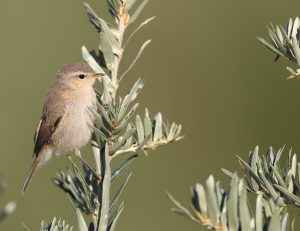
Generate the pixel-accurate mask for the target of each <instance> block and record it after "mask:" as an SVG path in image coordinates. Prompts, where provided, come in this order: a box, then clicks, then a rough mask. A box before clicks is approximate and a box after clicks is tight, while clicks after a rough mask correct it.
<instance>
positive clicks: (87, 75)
mask: <svg viewBox="0 0 300 231" xmlns="http://www.w3.org/2000/svg"><path fill="white" fill-rule="evenodd" d="M103 75H105V74H104V73H96V72H95V71H94V70H93V69H92V68H91V67H90V66H89V65H88V64H87V63H86V62H76V63H70V64H66V65H64V66H63V67H62V68H61V70H60V71H59V72H58V74H57V80H58V81H59V82H60V83H61V84H63V85H66V86H69V87H71V88H72V89H84V88H89V87H92V86H93V85H94V83H95V80H96V78H97V77H101V76H103Z"/></svg>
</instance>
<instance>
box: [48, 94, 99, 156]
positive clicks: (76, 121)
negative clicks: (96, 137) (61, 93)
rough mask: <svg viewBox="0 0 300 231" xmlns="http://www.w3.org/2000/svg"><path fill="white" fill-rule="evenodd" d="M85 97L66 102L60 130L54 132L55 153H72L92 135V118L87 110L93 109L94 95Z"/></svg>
mask: <svg viewBox="0 0 300 231" xmlns="http://www.w3.org/2000/svg"><path fill="white" fill-rule="evenodd" d="M92 93H93V94H91V95H89V96H88V97H86V95H84V96H82V97H81V98H77V99H76V100H75V99H74V100H67V101H66V114H65V118H64V119H63V121H62V124H61V126H60V128H59V129H58V130H57V132H55V134H53V135H55V136H56V137H58V139H55V140H58V143H57V144H56V147H57V151H56V152H57V153H66V152H73V151H74V150H76V149H79V148H81V147H82V146H84V145H85V144H87V143H88V142H89V141H90V139H91V135H92V129H91V125H92V124H93V121H94V118H93V116H92V114H91V112H90V109H89V108H92V107H95V104H96V95H95V93H94V92H92Z"/></svg>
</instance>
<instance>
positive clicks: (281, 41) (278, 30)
mask: <svg viewBox="0 0 300 231" xmlns="http://www.w3.org/2000/svg"><path fill="white" fill-rule="evenodd" d="M276 35H277V37H278V39H279V40H280V43H281V44H282V43H283V36H282V33H281V30H280V28H279V26H276Z"/></svg>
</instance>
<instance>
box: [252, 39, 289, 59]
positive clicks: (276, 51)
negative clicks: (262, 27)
mask: <svg viewBox="0 0 300 231" xmlns="http://www.w3.org/2000/svg"><path fill="white" fill-rule="evenodd" d="M256 39H257V40H258V41H259V42H261V43H262V44H263V45H265V46H266V47H267V48H269V49H270V50H271V51H273V52H274V53H275V54H277V55H280V56H281V57H284V58H286V56H285V55H284V54H283V53H282V52H281V51H279V50H278V49H277V48H275V47H274V46H272V45H271V44H270V43H268V42H267V41H266V40H264V39H263V38H260V37H257V38H256ZM286 59H287V58H286Z"/></svg>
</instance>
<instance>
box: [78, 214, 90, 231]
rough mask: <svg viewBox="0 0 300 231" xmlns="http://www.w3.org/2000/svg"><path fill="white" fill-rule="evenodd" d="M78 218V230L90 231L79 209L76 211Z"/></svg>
mask: <svg viewBox="0 0 300 231" xmlns="http://www.w3.org/2000/svg"><path fill="white" fill-rule="evenodd" d="M76 216H77V226H78V230H79V231H88V227H87V225H86V223H85V221H84V219H83V216H82V215H81V212H80V210H79V209H76Z"/></svg>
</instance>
